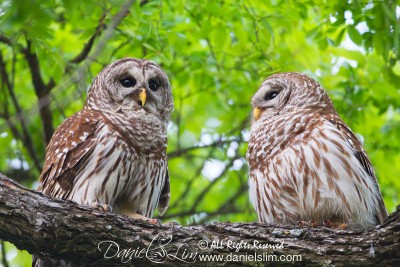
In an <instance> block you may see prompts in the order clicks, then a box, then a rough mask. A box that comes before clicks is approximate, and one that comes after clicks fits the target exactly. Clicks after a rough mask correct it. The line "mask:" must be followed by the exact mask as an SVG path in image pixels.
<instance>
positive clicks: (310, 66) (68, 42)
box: [0, 0, 400, 266]
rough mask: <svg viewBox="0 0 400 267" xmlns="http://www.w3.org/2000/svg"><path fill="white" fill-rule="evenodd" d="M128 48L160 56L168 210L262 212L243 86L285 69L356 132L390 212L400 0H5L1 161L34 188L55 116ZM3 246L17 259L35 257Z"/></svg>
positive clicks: (179, 215)
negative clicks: (316, 86) (251, 185)
mask: <svg viewBox="0 0 400 267" xmlns="http://www.w3.org/2000/svg"><path fill="white" fill-rule="evenodd" d="M123 57H136V58H145V59H150V60H153V61H155V62H156V63H158V64H160V65H161V66H162V67H163V69H164V70H165V71H166V73H167V74H168V76H169V79H170V82H171V85H172V91H173V96H174V102H175V111H174V113H173V116H172V121H171V123H170V125H169V129H168V130H169V135H168V156H169V169H170V177H171V204H170V208H169V209H168V211H167V213H166V214H165V215H164V216H163V218H162V220H163V221H169V220H173V221H178V222H179V223H181V224H185V225H186V224H200V223H205V222H212V221H219V222H222V221H233V222H250V221H256V220H257V217H256V214H255V212H254V210H253V207H252V206H251V204H250V202H249V197H248V187H247V178H248V167H247V163H246V160H245V154H246V149H247V141H248V138H249V125H250V113H251V106H250V99H251V97H252V95H253V94H254V93H255V91H256V90H257V88H258V87H259V85H260V84H261V82H262V81H263V79H265V78H266V77H268V76H269V75H271V74H273V73H276V72H286V71H296V72H302V73H306V74H308V75H310V76H312V77H313V78H315V79H316V80H318V81H319V82H320V83H321V84H322V86H323V87H324V88H325V89H326V90H327V91H328V93H329V95H330V96H331V98H332V100H333V102H334V105H335V107H336V109H337V111H338V113H339V114H340V116H341V117H342V118H343V120H344V121H345V122H346V123H347V124H348V125H349V126H350V127H351V128H352V129H353V131H354V132H355V133H356V134H357V136H358V137H359V138H360V140H362V141H363V143H364V146H365V149H366V151H367V153H368V155H369V157H370V159H371V161H372V163H373V165H374V167H375V172H376V174H377V177H378V181H379V184H380V186H381V191H382V194H383V196H384V200H385V204H386V206H387V208H388V210H389V212H392V211H394V210H395V207H396V205H397V204H399V203H400V179H398V174H399V173H400V164H399V163H400V152H399V151H400V89H399V88H400V6H399V5H398V3H397V1H392V0H388V1H364V0H360V1H357V0H349V1H316V0H304V1H290V0H287V1H284V0H270V1H263V0H240V1H234V0H225V1H213V0H208V1H175V0H164V1H162V0H155V1H146V0H142V1H133V0H125V1H122V0H112V1H95V0H88V1H72V0H41V1H38V0H36V1H29V0H5V1H2V2H1V3H0V79H1V84H0V87H1V93H0V172H2V173H5V174H6V175H8V176H9V177H11V178H14V179H16V180H17V181H18V182H20V183H22V184H24V185H26V186H28V187H31V188H36V186H37V182H36V181H37V179H38V177H39V174H40V171H41V167H42V164H43V159H44V153H45V147H46V144H47V142H48V141H49V139H50V138H51V135H52V133H53V131H54V129H55V128H56V127H57V126H58V125H59V124H60V123H61V122H62V121H63V120H64V119H65V118H66V117H68V116H70V115H72V114H73V113H75V112H76V111H78V110H79V109H80V108H81V107H82V105H83V103H84V101H85V97H86V90H87V88H88V86H89V85H90V83H91V81H92V80H93V78H94V77H95V76H96V75H97V73H98V72H99V71H100V70H101V69H102V68H103V67H104V66H105V65H107V64H109V63H110V62H112V61H113V60H116V59H119V58H123ZM10 201H12V200H10ZM1 247H2V250H3V251H4V249H6V250H7V251H9V252H10V253H8V256H7V258H8V259H9V260H12V263H13V265H20V266H24V265H25V264H26V262H29V261H30V258H29V257H28V256H21V257H15V250H13V249H12V248H10V247H9V245H8V244H7V245H5V244H2V246H1ZM13 251H14V252H13ZM13 253H14V254H13ZM13 255H14V256H13ZM0 257H1V258H2V259H3V260H4V253H3V255H2V256H0Z"/></svg>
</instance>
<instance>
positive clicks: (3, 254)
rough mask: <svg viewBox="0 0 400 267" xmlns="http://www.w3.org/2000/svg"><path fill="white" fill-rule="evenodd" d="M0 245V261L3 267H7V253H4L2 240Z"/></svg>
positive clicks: (4, 248)
mask: <svg viewBox="0 0 400 267" xmlns="http://www.w3.org/2000/svg"><path fill="white" fill-rule="evenodd" d="M0 246H1V255H2V256H1V261H2V263H3V267H8V266H9V265H8V262H7V257H6V256H7V254H6V247H5V243H4V241H3V240H1V244H0Z"/></svg>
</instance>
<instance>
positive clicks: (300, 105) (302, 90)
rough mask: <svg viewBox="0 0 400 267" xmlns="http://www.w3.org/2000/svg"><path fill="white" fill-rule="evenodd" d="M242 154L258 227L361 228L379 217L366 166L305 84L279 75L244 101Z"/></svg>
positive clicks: (313, 86) (314, 88) (344, 129)
mask: <svg viewBox="0 0 400 267" xmlns="http://www.w3.org/2000/svg"><path fill="white" fill-rule="evenodd" d="M252 105H253V108H255V114H256V116H257V117H259V118H258V119H253V122H252V127H251V136H250V141H249V147H248V152H247V159H248V161H249V165H250V179H249V187H250V198H251V202H252V203H253V205H254V207H255V209H256V211H257V214H258V217H259V220H260V221H261V222H266V223H289V224H295V223H296V222H298V221H317V222H319V224H321V223H322V222H323V221H324V220H330V221H334V222H349V221H351V222H353V223H357V224H362V225H371V224H377V223H381V222H382V221H383V219H384V218H386V216H387V211H386V208H385V206H384V204H383V200H382V196H381V193H380V190H379V186H378V184H377V181H376V178H375V175H374V172H373V169H372V165H371V163H370V161H369V159H368V157H367V155H366V153H365V151H364V149H363V148H362V145H361V143H360V142H359V141H358V140H357V138H356V137H355V135H354V134H353V133H352V131H351V130H350V129H349V128H348V126H347V125H346V124H345V123H344V122H343V121H342V120H341V119H340V117H339V116H338V115H337V113H336V111H335V109H334V107H333V104H332V101H331V100H330V98H329V96H328V95H327V94H326V92H325V91H324V90H323V89H322V87H321V86H320V85H319V84H318V83H317V82H315V81H314V80H313V79H311V78H309V77H307V76H306V75H303V74H299V73H281V74H276V75H273V76H271V77H269V78H268V79H266V80H265V81H264V82H263V84H262V85H261V87H260V89H259V90H258V91H257V93H256V94H255V96H254V97H253V99H252Z"/></svg>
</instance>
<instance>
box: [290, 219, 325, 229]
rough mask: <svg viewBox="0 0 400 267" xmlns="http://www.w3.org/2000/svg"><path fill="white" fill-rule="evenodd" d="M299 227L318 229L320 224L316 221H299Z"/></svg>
mask: <svg viewBox="0 0 400 267" xmlns="http://www.w3.org/2000/svg"><path fill="white" fill-rule="evenodd" d="M296 224H297V226H300V227H304V226H307V227H313V228H314V227H318V226H319V224H318V222H317V221H315V220H311V221H308V222H307V221H297V223H296Z"/></svg>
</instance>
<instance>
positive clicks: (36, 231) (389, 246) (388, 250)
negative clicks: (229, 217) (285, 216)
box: [0, 174, 400, 266]
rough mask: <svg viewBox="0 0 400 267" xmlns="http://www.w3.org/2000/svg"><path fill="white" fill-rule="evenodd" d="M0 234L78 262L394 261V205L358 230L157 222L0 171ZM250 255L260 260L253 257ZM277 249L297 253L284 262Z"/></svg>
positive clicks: (399, 252) (398, 220)
mask: <svg viewBox="0 0 400 267" xmlns="http://www.w3.org/2000/svg"><path fill="white" fill-rule="evenodd" d="M162 238H164V239H162ZM0 239H3V240H6V241H9V242H11V243H13V244H15V245H16V246H17V247H18V248H19V249H24V250H27V251H28V252H29V253H35V254H39V255H46V256H51V257H53V258H56V259H66V260H68V261H70V262H73V263H75V264H77V265H84V266H113V265H125V266H127V265H133V264H134V265H135V266H144V265H146V266H147V265H159V264H158V263H156V262H163V263H164V264H166V265H171V266H176V265H188V262H192V263H191V265H192V264H194V265H200V266H204V265H206V263H205V262H202V261H200V257H201V256H200V255H206V254H208V255H222V256H223V257H224V260H226V259H228V260H231V261H229V262H228V263H227V264H225V265H228V266H240V265H249V266H260V265H266V266H276V265H277V264H278V263H279V265H291V266H305V265H307V266H308V265H312V266H344V265H346V266H349V265H353V266H371V265H378V266H399V264H400V243H399V242H400V207H398V208H397V211H396V212H394V213H393V214H391V215H390V216H389V218H388V219H387V220H386V221H385V223H384V224H382V225H381V226H378V227H374V228H372V229H369V230H364V231H362V230H359V231H345V230H333V229H328V228H325V227H321V228H306V227H303V228H301V227H292V226H282V225H265V224H264V225H263V224H259V223H227V222H226V223H210V224H205V225H197V226H180V225H174V224H161V225H160V224H154V223H151V222H147V221H141V220H133V219H130V218H128V217H125V216H121V215H116V214H113V213H104V212H101V211H98V210H95V209H91V208H89V207H85V206H81V205H78V204H76V203H73V202H71V201H63V200H60V199H53V198H49V197H47V196H44V195H42V194H41V193H38V192H35V191H32V190H28V189H26V188H24V187H22V186H20V185H18V184H17V183H16V182H14V181H12V180H10V179H8V178H7V177H5V176H4V175H2V174H0ZM257 242H258V243H257ZM116 244H118V246H119V248H117V245H116ZM206 244H208V245H207V246H206V248H205V249H204V248H203V246H205V245H206ZM261 244H263V245H261ZM262 246H267V247H266V248H261V247H262ZM268 246H269V247H268ZM271 246H272V247H275V249H272V248H271ZM100 250H101V251H100ZM117 252H118V253H117ZM255 253H258V254H257V255H261V256H258V257H264V261H252V260H251V258H250V257H251V256H254V255H255ZM239 255H247V256H241V257H242V258H239V257H240V256H239ZM265 255H270V256H265ZM271 255H276V256H277V258H276V259H274V258H273V257H274V256H271ZM281 255H284V257H292V258H293V256H292V255H300V256H301V259H300V258H296V261H289V262H283V261H282V258H280V257H281ZM112 256H113V257H112ZM107 257H108V258H107ZM150 259H151V260H150ZM246 259H247V260H246ZM236 260H237V261H236ZM265 260H268V261H265ZM278 260H280V261H279V262H278ZM124 262H126V263H124ZM223 263H224V261H220V262H217V261H214V262H213V263H211V265H222V264H223ZM209 264H210V261H209Z"/></svg>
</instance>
